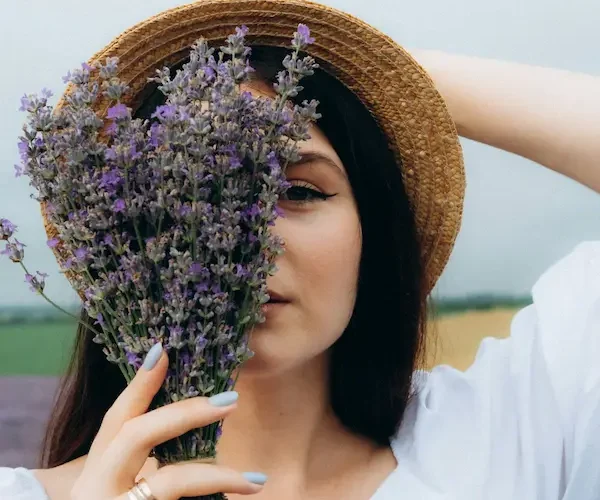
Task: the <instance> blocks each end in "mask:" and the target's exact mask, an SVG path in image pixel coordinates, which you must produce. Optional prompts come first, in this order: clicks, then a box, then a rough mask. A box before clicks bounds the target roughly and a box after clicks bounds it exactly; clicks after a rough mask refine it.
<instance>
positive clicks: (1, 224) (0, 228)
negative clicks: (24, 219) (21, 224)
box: [0, 219, 16, 240]
mask: <svg viewBox="0 0 600 500" xmlns="http://www.w3.org/2000/svg"><path fill="white" fill-rule="evenodd" d="M15 229H16V226H15V225H14V224H13V223H12V222H11V221H9V220H8V219H0V240H8V239H9V238H10V237H11V236H12V235H13V233H14V232H15Z"/></svg>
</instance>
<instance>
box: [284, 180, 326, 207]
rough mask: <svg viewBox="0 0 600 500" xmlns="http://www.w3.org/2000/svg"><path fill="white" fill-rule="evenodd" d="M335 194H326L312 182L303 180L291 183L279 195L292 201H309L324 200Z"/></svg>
mask: <svg viewBox="0 0 600 500" xmlns="http://www.w3.org/2000/svg"><path fill="white" fill-rule="evenodd" d="M333 196H335V194H327V193H323V192H322V191H319V190H318V189H316V188H315V186H313V185H312V184H308V183H305V182H297V183H295V184H294V182H293V181H292V185H291V186H290V187H289V189H288V190H287V191H286V192H285V193H284V194H283V196H282V197H281V198H282V200H287V201H291V202H294V203H310V202H313V201H324V200H326V199H328V198H332V197H333Z"/></svg>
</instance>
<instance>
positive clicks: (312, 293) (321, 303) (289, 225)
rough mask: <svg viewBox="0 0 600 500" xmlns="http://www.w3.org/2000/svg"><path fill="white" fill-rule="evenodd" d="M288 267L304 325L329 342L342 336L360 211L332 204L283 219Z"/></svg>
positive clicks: (350, 302) (350, 301)
mask: <svg viewBox="0 0 600 500" xmlns="http://www.w3.org/2000/svg"><path fill="white" fill-rule="evenodd" d="M281 226H282V227H281V230H280V231H279V232H280V234H281V236H282V237H283V238H284V240H285V241H286V254H284V259H285V260H286V267H287V266H289V270H290V274H291V275H292V276H293V280H294V282H295V287H294V288H295V289H296V292H297V293H298V295H299V298H300V301H301V304H302V306H303V311H304V313H305V316H306V318H305V320H306V322H307V323H309V324H307V325H306V326H307V328H308V329H310V330H313V331H315V332H317V333H319V334H321V335H323V337H324V338H329V340H331V341H335V339H336V338H337V337H338V336H339V335H341V333H342V332H343V330H344V329H345V327H346V325H347V324H348V320H349V319H350V316H351V314H352V310H353V307H354V302H355V298H356V285H357V279H358V268H359V263H360V254H361V246H362V244H361V243H362V241H361V233H360V223H359V220H358V214H357V213H356V209H355V208H354V207H353V206H343V205H340V206H336V207H332V208H330V209H327V210H322V211H321V212H319V211H317V212H316V213H315V214H312V215H310V216H308V215H306V216H302V217H297V216H290V217H289V218H286V219H283V220H282V223H281Z"/></svg>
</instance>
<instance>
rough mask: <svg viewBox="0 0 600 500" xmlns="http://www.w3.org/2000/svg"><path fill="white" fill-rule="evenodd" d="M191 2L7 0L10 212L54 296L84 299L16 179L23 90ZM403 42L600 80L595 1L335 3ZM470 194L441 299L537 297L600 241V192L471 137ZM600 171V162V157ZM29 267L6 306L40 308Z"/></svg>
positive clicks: (3, 167)
mask: <svg viewBox="0 0 600 500" xmlns="http://www.w3.org/2000/svg"><path fill="white" fill-rule="evenodd" d="M185 3H187V2H176V1H172V0H127V1H123V0H103V1H102V2H87V1H86V2H83V1H81V0H52V1H51V2H49V1H48V0H26V1H25V0H22V1H18V2H16V1H13V0H0V12H1V14H0V47H2V50H1V51H0V68H2V77H1V78H0V90H1V97H0V217H6V218H8V219H10V220H12V221H13V222H14V223H16V224H18V226H19V238H20V240H21V241H22V242H23V243H25V244H27V245H28V246H27V249H26V250H27V257H26V261H27V262H28V265H29V266H30V267H31V268H32V269H35V270H42V271H45V272H48V273H49V274H50V278H49V280H48V287H47V292H48V295H49V296H51V297H52V298H53V299H55V300H56V301H57V302H58V303H60V304H65V305H66V304H71V303H73V302H75V301H77V297H76V295H75V293H74V292H73V291H72V290H71V288H70V287H69V284H68V282H67V281H66V279H65V278H64V277H63V276H62V275H60V274H59V272H58V266H57V264H56V262H55V260H54V257H53V255H52V253H51V251H50V250H49V249H48V248H47V247H46V244H45V242H46V237H45V234H44V230H43V226H42V220H41V216H40V213H39V208H38V205H37V203H36V202H35V201H34V200H32V199H30V198H29V195H30V192H31V191H30V188H29V186H28V185H27V181H26V179H25V178H19V179H15V178H14V174H13V165H14V164H15V163H17V162H18V153H17V147H16V144H17V138H18V136H19V134H20V128H21V125H22V122H23V119H24V114H23V113H21V112H19V111H18V107H19V98H20V97H21V95H23V93H25V92H38V91H39V90H41V89H42V88H43V87H48V88H50V89H52V90H53V91H54V92H55V94H59V93H60V92H62V90H63V89H64V85H63V83H62V80H61V77H62V76H63V75H64V74H65V73H66V72H67V71H68V70H69V69H71V68H73V67H76V66H78V65H79V64H80V63H81V62H82V61H85V60H87V59H88V58H89V57H90V56H91V55H92V54H93V53H95V52H96V51H97V50H99V49H101V48H102V47H104V46H105V45H106V44H107V43H109V42H110V41H111V40H112V39H113V38H114V37H115V36H117V35H118V34H119V33H120V32H122V31H123V30H125V29H127V28H128V27H129V26H131V25H133V24H135V23H136V22H138V21H141V20H143V19H145V18H146V17H148V16H150V15H153V14H156V13H158V12H160V11H162V10H165V9H168V8H171V7H175V6H177V5H183V4H185ZM322 3H325V4H328V5H331V6H333V7H337V8H340V9H343V10H345V11H346V12H349V13H351V14H353V15H355V16H357V17H360V18H362V19H364V20H365V21H367V22H369V23H371V24H372V25H374V26H375V27H377V28H378V29H380V30H382V31H384V32H385V33H386V34H388V35H389V36H391V37H392V38H393V39H394V40H396V41H397V42H398V43H400V44H401V45H403V46H405V47H407V48H408V49H409V50H410V49H411V48H429V49H437V50H442V51H446V52H453V53H459V54H467V55H474V56H480V57H489V58H496V59H503V60H509V61H515V62H521V63H527V64H536V65H541V66H550V67H556V68H562V69H567V70H573V71H581V72H586V73H591V74H594V75H599V76H600V57H598V49H599V48H600V30H598V29H597V20H598V19H600V2H598V1H597V0H571V1H570V2H565V1H564V0H503V1H502V2H499V1H493V2H492V1H489V0H484V1H482V0H454V1H452V2H449V1H448V0H422V1H419V2H403V1H399V0H370V1H369V2H366V1H364V0H328V1H324V2H322ZM462 144H463V147H464V154H465V164H466V174H467V192H466V198H465V208H464V218H463V225H462V229H461V233H460V234H459V237H458V239H457V242H456V247H455V249H454V252H453V254H452V256H451V259H450V262H449V263H448V266H447V268H446V270H445V272H444V274H443V276H442V278H441V279H440V282H439V283H438V286H437V287H436V289H435V290H434V295H435V296H436V297H438V298H460V297H465V296H468V295H472V294H482V293H483V294H498V295H511V296H524V295H528V294H529V292H530V289H531V287H532V285H533V284H534V283H535V281H536V279H537V278H538V277H539V276H540V275H541V273H543V271H544V270H545V269H547V268H548V266H550V265H551V264H552V263H553V262H555V261H556V260H557V259H559V258H560V257H562V256H564V255H565V254H567V253H568V252H569V251H571V250H572V249H573V248H574V247H575V246H576V245H577V243H579V242H581V241H584V240H593V239H600V224H599V223H598V216H597V214H598V213H600V196H598V195H597V194H596V193H594V192H592V191H591V190H590V189H588V188H586V187H583V186H581V185H578V184H577V183H575V182H574V181H572V180H570V179H567V178H566V177H564V176H562V175H560V174H557V173H555V172H551V171H549V170H547V169H545V168H543V167H541V166H539V165H536V164H534V163H533V162H531V161H529V160H525V159H523V158H520V157H517V156H516V155H513V154H510V153H506V152H503V151H500V150H497V149H494V148H491V147H489V146H486V145H483V144H478V143H475V142H472V141H469V140H466V139H462ZM598 168H600V162H599V165H598ZM41 300H42V299H41V298H40V297H37V296H35V295H33V294H32V293H31V292H30V291H29V289H28V286H27V284H26V283H25V282H24V280H23V274H22V272H21V270H20V268H19V267H18V266H16V265H14V264H12V263H11V262H10V261H8V260H6V259H1V260H0V306H6V305H36V304H41Z"/></svg>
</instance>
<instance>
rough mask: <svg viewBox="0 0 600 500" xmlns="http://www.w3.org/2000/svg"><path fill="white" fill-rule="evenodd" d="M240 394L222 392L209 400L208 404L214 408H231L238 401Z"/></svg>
mask: <svg viewBox="0 0 600 500" xmlns="http://www.w3.org/2000/svg"><path fill="white" fill-rule="evenodd" d="M238 397H239V394H238V393H237V392H235V391H228V392H222V393H221V394H215V395H214V396H212V397H211V398H208V402H209V403H210V404H211V405H213V406H229V405H232V404H233V403H235V402H236V401H237V400H238Z"/></svg>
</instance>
